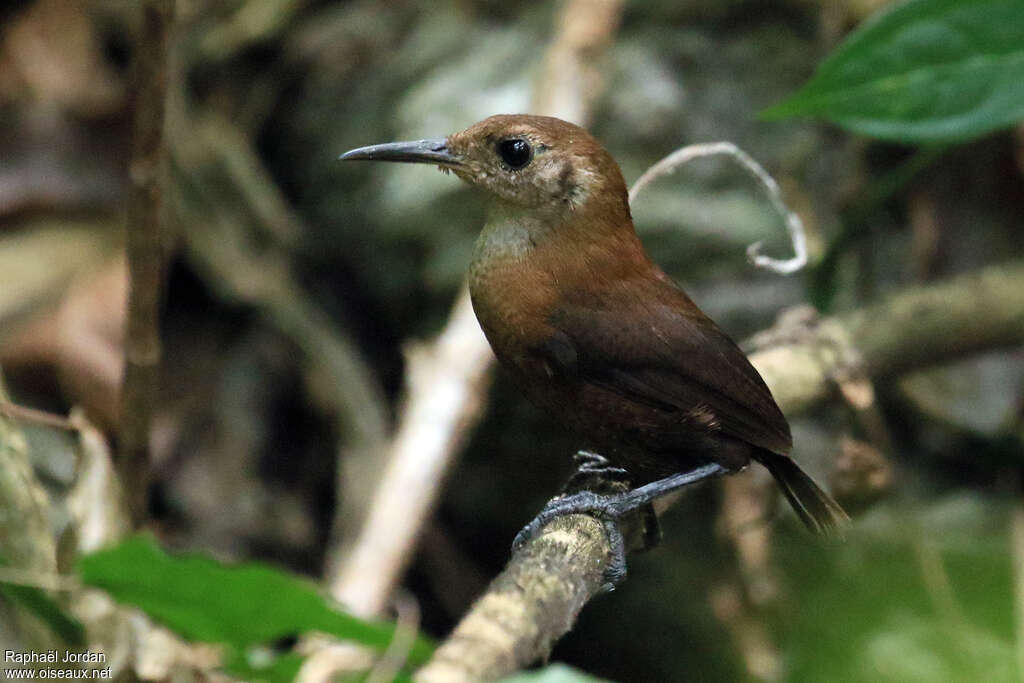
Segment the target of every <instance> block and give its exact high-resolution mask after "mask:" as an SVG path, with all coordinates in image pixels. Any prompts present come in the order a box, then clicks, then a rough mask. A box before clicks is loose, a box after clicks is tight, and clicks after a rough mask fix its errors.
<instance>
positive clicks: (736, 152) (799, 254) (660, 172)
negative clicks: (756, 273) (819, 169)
mask: <svg viewBox="0 0 1024 683" xmlns="http://www.w3.org/2000/svg"><path fill="white" fill-rule="evenodd" d="M716 154H724V155H726V156H727V157H729V158H731V159H735V160H736V161H737V162H739V164H740V166H741V167H742V168H743V170H745V171H746V172H747V173H749V174H750V175H751V177H753V178H754V179H755V180H756V181H757V182H758V184H759V185H760V186H761V187H762V188H764V190H765V192H766V193H767V194H768V199H769V201H771V203H772V207H773V208H774V209H775V211H776V212H777V213H778V214H779V215H780V216H782V218H783V220H784V221H785V222H786V230H787V231H788V232H789V239H790V242H791V243H792V245H793V253H794V256H793V258H790V259H776V258H772V257H770V256H764V255H763V254H761V245H762V244H763V242H755V243H753V244H751V245H750V246H748V247H747V258H748V259H749V260H750V262H751V263H753V264H754V265H755V266H757V267H758V268H764V269H765V270H770V271H772V272H773V273H780V274H783V275H788V274H789V273H795V272H796V271H798V270H800V269H801V268H803V267H804V266H805V265H807V236H806V235H805V233H804V224H803V222H802V221H801V220H800V216H798V215H797V214H796V212H795V211H790V210H789V208H788V207H787V206H786V203H785V202H784V201H783V200H782V191H781V190H779V185H778V183H776V182H775V179H774V178H772V177H771V176H770V175H769V174H768V172H767V171H765V170H764V168H762V167H761V165H760V164H759V163H757V162H756V161H754V159H753V158H752V157H751V156H750V155H749V154H747V153H746V152H744V151H743V150H742V149H740V148H739V147H737V146H736V145H734V144H733V143H731V142H706V143H702V144H698V145H687V146H686V147H682V148H680V149H677V150H676V151H674V152H672V153H671V154H669V155H668V156H667V157H665V158H664V159H662V160H661V161H659V162H658V163H656V164H654V165H653V166H651V167H650V168H649V169H647V170H646V171H644V173H643V175H641V176H640V177H639V178H638V179H637V181H636V182H635V183H633V187H632V188H631V189H630V190H629V203H630V204H633V203H634V201H635V200H636V197H637V195H639V194H640V191H641V190H643V189H644V188H645V187H647V186H648V185H649V184H650V183H652V182H653V181H655V180H657V179H658V178H660V177H662V176H665V175H669V174H670V173H672V172H674V171H675V170H676V169H677V168H679V167H680V166H682V165H683V164H685V163H688V162H690V161H693V160H694V159H698V158H701V157H707V156H713V155H716Z"/></svg>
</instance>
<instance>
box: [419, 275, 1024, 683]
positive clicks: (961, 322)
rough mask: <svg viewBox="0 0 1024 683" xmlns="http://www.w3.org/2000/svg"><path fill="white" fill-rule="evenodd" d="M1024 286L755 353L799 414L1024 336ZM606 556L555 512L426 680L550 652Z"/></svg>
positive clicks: (887, 305)
mask: <svg viewBox="0 0 1024 683" xmlns="http://www.w3.org/2000/svg"><path fill="white" fill-rule="evenodd" d="M1022 292H1024V263H1016V264H1012V265H1005V266H996V267H991V268H986V269H984V270H982V271H980V272H978V273H975V274H971V275H966V276H962V277H959V278H956V279H953V280H951V281H948V282H944V283H941V284H936V285H932V286H928V287H916V288H913V289H909V290H906V291H904V292H901V293H899V294H895V295H893V296H891V297H888V298H887V299H885V300H884V301H882V302H880V303H878V304H875V305H873V306H870V307H867V308H863V309H859V310H857V311H853V312H851V313H847V314H844V315H841V316H836V317H831V318H826V319H823V320H820V321H817V322H816V323H809V324H807V325H805V326H804V327H803V329H800V330H796V331H794V330H793V329H792V328H791V327H790V328H789V329H777V328H773V329H772V330H769V331H767V332H765V333H762V334H759V335H757V336H756V337H755V342H756V341H757V340H760V342H761V343H768V344H770V345H771V347H770V348H767V349H765V350H763V351H759V352H757V353H754V354H753V355H751V357H750V359H751V362H752V363H753V364H754V366H755V367H756V368H757V369H758V370H759V371H760V372H761V374H762V376H763V377H764V379H765V381H766V382H767V383H768V386H769V387H770V388H771V390H772V393H773V394H774V395H775V397H776V399H777V400H778V401H779V405H780V406H781V407H782V408H783V410H784V411H785V412H787V413H788V414H790V415H792V414H794V413H799V412H802V411H804V410H807V409H808V408H810V407H812V406H813V405H815V404H817V403H820V402H821V401H823V400H825V399H826V398H828V397H829V396H830V395H831V394H832V393H833V387H834V385H835V381H836V378H838V377H841V376H843V375H844V374H845V373H847V372H848V371H849V370H850V369H851V368H853V367H857V368H859V369H862V370H866V371H868V372H870V374H871V376H872V377H880V376H886V375H893V374H898V373H901V372H905V371H908V370H911V369H913V368H918V367H923V366H927V365H932V364H935V363H939V362H942V361H945V360H948V359H950V358H953V357H955V356H961V355H965V354H970V353H976V352H979V351H984V350H988V349H993V348H998V347H1003V346H1009V345H1015V344H1020V343H1022V342H1024V294H1022ZM608 557H609V547H608V540H607V538H606V537H605V534H604V532H603V530H602V528H601V525H600V523H599V522H598V521H597V520H595V519H594V518H592V517H589V516H586V515H573V516H571V517H565V518H561V519H557V520H555V521H553V522H551V523H550V524H549V525H548V526H547V527H545V529H544V530H543V531H542V532H541V534H540V535H538V537H536V538H535V539H534V540H533V541H531V542H530V543H528V544H527V545H525V546H524V547H523V548H521V549H520V550H519V551H518V552H517V553H516V554H515V555H513V557H512V559H511V560H510V561H509V563H508V565H507V566H506V568H505V570H504V571H503V572H502V573H501V574H500V575H499V576H498V577H497V578H496V579H495V580H494V581H493V582H492V583H491V585H490V587H489V588H488V589H487V591H486V592H485V593H484V595H483V597H481V598H480V599H479V600H478V601H477V602H476V604H475V605H474V606H473V608H472V609H471V610H470V612H469V613H468V614H467V615H466V616H465V617H464V618H463V620H462V622H461V623H460V624H459V625H458V627H456V629H455V631H454V632H453V633H452V635H451V636H450V637H449V638H448V640H447V641H446V642H445V643H444V644H442V645H441V647H439V648H438V649H437V651H436V652H435V654H434V657H433V659H432V660H431V661H430V662H429V663H428V664H427V665H426V666H425V667H424V668H423V669H421V670H420V671H419V672H418V673H417V674H416V680H417V681H418V682H419V683H433V682H439V681H444V682H445V683H458V682H461V681H479V680H490V679H495V678H499V677H501V676H504V675H507V674H509V673H512V672H514V671H516V670H517V669H520V668H522V667H523V666H526V665H529V664H530V663H532V662H534V661H537V660H538V659H542V658H544V657H547V656H548V655H549V654H550V652H551V648H552V647H553V646H554V643H555V642H556V641H557V640H558V638H560V637H561V636H562V635H563V634H565V633H566V632H567V631H568V630H569V629H570V628H571V627H572V624H573V622H574V620H575V618H576V615H577V614H578V613H579V611H580V609H582V607H583V605H584V604H586V602H587V601H588V600H590V599H591V598H592V597H594V595H596V594H597V592H598V591H599V590H600V587H601V582H602V580H601V574H602V572H603V570H604V567H605V566H606V565H607V562H608Z"/></svg>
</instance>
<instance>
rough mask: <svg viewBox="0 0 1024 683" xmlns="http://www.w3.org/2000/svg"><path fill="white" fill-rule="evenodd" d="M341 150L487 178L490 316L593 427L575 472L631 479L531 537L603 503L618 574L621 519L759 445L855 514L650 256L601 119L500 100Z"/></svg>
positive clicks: (757, 451)
mask: <svg viewBox="0 0 1024 683" xmlns="http://www.w3.org/2000/svg"><path fill="white" fill-rule="evenodd" d="M340 158H341V159H343V160H356V159H366V160H372V161H405V162H414V163H427V164H435V165H437V166H439V167H440V168H441V169H442V170H445V171H451V172H452V173H454V174H455V175H457V176H458V177H459V178H461V179H462V180H464V181H466V182H467V183H469V184H470V185H472V186H474V187H477V188H480V189H481V190H483V191H484V194H485V195H486V198H487V222H486V224H485V225H484V228H483V231H482V232H481V234H480V237H479V239H478V240H477V243H476V248H475V251H474V254H473V261H472V264H471V265H470V269H469V288H470V294H471V295H472V300H473V310H474V311H475V312H476V316H477V319H478V320H479V321H480V326H481V327H482V328H483V331H484V334H486V335H487V340H488V341H489V342H490V344H491V347H492V348H493V349H494V353H495V355H496V356H497V357H498V360H499V361H500V363H501V365H502V366H503V367H504V368H505V369H506V370H507V371H508V373H509V374H510V375H511V376H512V378H513V380H514V381H515V383H516V384H517V385H518V386H519V387H520V388H521V390H522V391H523V393H524V394H526V396H527V397H528V398H529V399H530V400H531V401H533V402H534V403H535V404H537V405H538V406H539V407H541V408H542V409H543V410H544V411H545V412H547V413H548V414H550V415H551V416H553V417H554V418H555V419H556V420H558V421H560V422H561V423H562V424H564V425H565V426H566V427H568V428H570V429H572V430H573V431H575V432H576V433H577V434H578V435H579V439H580V445H581V446H582V447H584V449H585V450H583V451H581V453H580V455H579V456H577V457H578V461H579V463H580V470H579V472H578V473H577V475H576V477H575V479H576V480H577V481H594V480H600V479H602V477H604V476H608V477H615V478H618V479H619V480H622V479H623V478H626V479H628V486H629V487H630V488H629V490H628V491H625V492H620V493H614V494H601V493H596V492H595V491H594V490H588V489H592V488H593V487H590V486H579V485H577V486H571V487H570V489H569V494H568V495H565V496H563V497H559V498H555V499H553V500H552V501H551V503H549V504H548V506H547V507H545V509H544V510H543V511H542V512H541V514H540V515H539V516H538V517H537V518H536V519H535V520H534V521H533V522H532V523H531V524H530V525H529V526H527V527H526V528H525V529H524V530H523V532H521V533H520V536H519V537H518V538H517V541H516V542H517V543H521V542H522V541H523V540H525V539H526V538H528V537H529V536H531V535H533V534H534V533H535V532H536V531H537V530H539V529H540V528H541V527H542V526H543V525H544V524H545V523H546V522H547V521H549V520H550V519H551V518H553V517H556V516H559V515H563V514H572V513H579V512H586V513H590V514H594V515H596V516H597V517H599V518H600V519H602V520H604V522H605V528H606V529H607V530H608V533H609V541H610V543H611V545H612V549H613V558H612V562H611V564H610V566H609V569H608V572H607V573H608V578H609V580H610V581H611V582H612V583H613V584H614V583H615V582H617V581H619V580H621V579H622V577H623V576H624V575H625V558H624V552H623V539H622V534H621V532H620V531H619V529H618V521H619V519H621V518H622V517H623V516H624V515H625V514H627V513H628V512H631V511H633V510H636V509H638V508H646V509H647V510H649V505H650V503H651V501H653V500H654V499H655V498H656V497H658V496H660V495H663V494H665V493H668V492H669V491H672V490H675V489H678V488H680V487H682V486H685V485H687V484H691V483H694V482H696V481H700V480H703V479H706V478H708V477H712V476H717V475H721V474H726V473H731V472H736V471H738V470H740V469H742V468H744V467H745V466H746V465H747V464H748V463H749V462H750V460H751V459H753V460H756V461H757V462H759V463H761V464H762V465H764V466H765V467H767V468H768V471H769V472H771V474H772V475H773V476H774V477H775V480H776V481H777V482H778V484H779V486H780V488H781V489H782V492H783V494H785V496H786V498H787V499H788V500H789V502H790V504H791V505H792V506H793V509H794V510H795V511H796V513H797V515H798V516H799V517H800V519H801V520H803V522H804V524H806V525H807V527H808V528H809V529H811V530H812V531H815V532H818V533H829V532H832V531H834V530H835V529H836V528H837V527H838V526H839V525H840V524H841V523H842V522H844V521H845V520H846V519H847V517H846V514H845V513H844V512H843V510H842V508H841V507H840V506H839V505H838V504H837V503H836V502H835V501H834V500H832V498H831V497H829V496H828V495H827V494H826V493H825V492H823V491H822V490H821V489H820V488H819V487H818V486H817V485H816V484H815V483H814V482H813V481H812V480H811V478H810V477H809V476H808V475H807V474H806V473H805V472H804V471H803V470H801V469H800V467H799V466H798V465H797V464H796V463H795V462H794V461H793V460H792V459H790V457H789V456H788V455H787V454H788V453H789V451H790V449H791V448H792V438H791V436H790V431H789V425H788V424H787V422H786V418H785V417H783V415H782V412H781V411H780V410H779V407H778V406H777V405H776V403H775V400H774V399H773V398H772V395H771V392H770V391H769V390H768V387H767V386H766V385H765V383H764V381H763V380H762V379H761V376H760V375H759V374H758V373H757V370H755V369H754V367H753V366H752V365H751V364H750V362H749V361H748V360H747V358H746V356H745V355H744V354H743V352H742V351H740V349H739V347H737V345H736V344H735V343H734V342H733V340H732V339H730V338H729V336H728V335H726V334H725V333H724V332H722V330H720V329H719V328H718V326H717V325H716V324H715V323H714V322H713V321H712V320H711V319H710V318H708V317H707V316H706V315H704V313H703V312H702V311H701V310H700V309H699V308H697V306H696V305H695V304H694V303H693V301H691V300H690V297H688V296H687V295H686V293H685V292H683V290H682V289H680V288H679V287H678V286H677V285H676V284H675V283H674V282H673V281H672V279H671V278H669V277H668V276H667V275H666V274H665V273H664V272H663V271H662V270H661V268H659V267H658V266H657V265H656V264H655V263H654V262H653V261H651V259H650V258H649V257H648V256H647V253H646V252H645V251H644V248H643V245H642V244H641V243H640V240H639V238H638V237H637V234H636V231H635V230H634V228H633V220H632V217H631V215H630V211H629V199H628V196H627V191H626V184H625V182H624V181H623V178H622V172H621V171H620V170H619V167H618V164H616V163H615V160H614V159H612V157H611V156H610V155H609V154H608V152H606V151H605V150H604V148H603V147H602V146H601V145H600V144H599V143H598V142H597V140H595V139H594V138H593V137H592V136H591V135H590V134H589V133H588V132H587V131H585V130H583V129H582V128H580V127H578V126H575V125H573V124H571V123H567V122H565V121H562V120H560V119H556V118H551V117H545V116H528V115H503V116H492V117H490V118H488V119H485V120H483V121H481V122H479V123H477V124H475V125H473V126H471V127H469V128H467V129H466V130H464V131H462V132H461V133H455V134H453V135H450V136H449V137H447V138H438V139H434V140H419V141H415V142H394V143H388V144H382V145H373V146H370V147H362V148H359V149H354V150H352V151H350V152H347V153H345V154H343V155H342V156H341V157H340ZM571 483H572V482H571ZM581 488H582V490H580V489H581ZM574 489H575V490H574Z"/></svg>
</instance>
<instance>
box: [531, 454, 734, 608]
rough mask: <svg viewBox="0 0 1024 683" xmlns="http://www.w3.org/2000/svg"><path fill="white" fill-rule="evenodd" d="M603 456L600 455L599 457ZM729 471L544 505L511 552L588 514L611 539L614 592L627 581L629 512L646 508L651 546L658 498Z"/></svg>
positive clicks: (714, 467) (609, 586) (609, 582)
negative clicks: (559, 522) (558, 523)
mask: <svg viewBox="0 0 1024 683" xmlns="http://www.w3.org/2000/svg"><path fill="white" fill-rule="evenodd" d="M598 457H600V456H598ZM727 472H728V470H726V469H725V468H724V467H722V466H721V465H719V464H717V463H708V464H705V465H701V466H700V467H696V468H694V469H692V470H689V471H687V472H680V473H678V474H673V475H671V476H668V477H665V478H664V479H659V480H657V481H653V482H651V483H650V484H644V485H643V486H640V487H638V488H635V489H632V490H629V491H625V492H622V493H612V494H601V493H595V492H593V491H578V492H576V493H570V494H568V495H563V496H559V497H557V498H554V499H552V500H551V501H549V502H548V504H547V505H545V506H544V509H543V510H541V511H540V514H538V515H537V516H536V517H535V518H534V519H533V521H532V522H530V523H529V524H527V525H526V526H525V527H523V530H522V531H520V532H519V533H518V534H517V535H516V538H515V541H513V542H512V551H513V552H515V551H516V550H519V548H521V547H522V546H523V545H524V544H525V543H526V542H527V541H529V540H530V539H532V538H534V537H535V536H536V535H537V534H538V533H539V532H540V530H541V529H543V528H544V527H545V526H547V524H548V523H549V522H551V521H552V520H554V519H556V518H558V517H564V516H566V515H579V514H586V515H591V516H593V517H596V518H597V519H598V520H600V521H601V524H602V525H603V526H604V530H605V533H606V534H607V536H608V546H609V548H610V551H611V559H610V561H609V563H608V567H607V568H606V569H605V571H604V579H605V584H604V586H603V587H602V588H603V590H606V591H609V590H613V589H614V588H615V587H616V586H617V585H619V584H620V583H622V582H623V581H624V580H625V578H626V543H625V539H624V538H623V535H622V529H621V528H620V526H619V524H620V522H621V521H622V519H623V517H625V516H626V515H627V514H629V513H630V512H632V511H634V510H637V509H639V508H646V509H645V511H644V512H645V517H646V519H645V523H644V538H645V543H646V544H647V545H648V547H650V545H653V542H654V541H655V539H656V535H657V531H656V529H657V524H656V522H657V520H656V519H655V524H654V525H653V526H652V525H651V523H650V518H651V517H653V516H654V512H653V508H651V503H652V502H653V501H654V499H656V498H658V497H659V496H663V495H665V494H666V493H671V492H672V491H676V490H678V489H681V488H683V487H684V486H689V485H691V484H695V483H697V482H699V481H703V480H705V479H710V478H712V477H716V476H720V475H722V474H726V473H727Z"/></svg>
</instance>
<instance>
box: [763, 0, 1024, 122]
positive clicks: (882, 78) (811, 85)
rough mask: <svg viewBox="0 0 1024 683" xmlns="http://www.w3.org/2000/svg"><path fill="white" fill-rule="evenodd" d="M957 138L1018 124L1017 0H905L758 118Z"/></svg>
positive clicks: (1022, 50) (1023, 13)
mask: <svg viewBox="0 0 1024 683" xmlns="http://www.w3.org/2000/svg"><path fill="white" fill-rule="evenodd" d="M799 115H818V116H822V117H825V118H827V119H829V120H831V121H833V122H835V123H837V124H839V125H840V126H843V127H845V128H849V129H850V130H853V131H855V132H858V133H862V134H864V135H869V136H872V137H878V138H884V139H889V140H896V141H901V142H957V141H963V140H967V139H970V138H974V137H977V136H980V135H983V134H985V133H988V132H990V131H993V130H996V129H998V128H1002V127H1005V126H1008V125H1010V124H1013V123H1015V122H1017V121H1020V120H1022V119H1024V0H973V1H965V0H910V2H907V3H904V4H901V5H898V6H896V7H895V8H893V9H891V10H889V11H884V12H883V13H881V14H879V15H876V16H875V17H873V18H872V19H870V20H868V21H867V22H865V23H864V24H863V25H862V26H861V27H860V28H859V29H858V30H857V31H855V32H854V33H853V34H852V35H850V37H849V38H847V40H846V41H845V42H843V44H842V45H840V46H839V48H838V49H837V50H836V51H835V52H834V53H833V54H832V55H831V56H829V57H828V58H827V59H826V60H825V61H824V62H823V63H822V64H821V66H820V67H819V68H818V70H817V72H816V73H815V74H814V77H813V78H811V80H810V81H809V82H808V83H807V84H806V85H804V87H803V88H801V89H800V90H799V91H798V92H797V93H796V94H795V95H793V96H792V97H790V98H789V99H787V100H785V101H784V102H781V103H780V104H777V105H776V106H774V107H772V108H770V109H768V110H766V111H765V112H763V114H762V116H764V117H765V118H771V119H778V118H785V117H790V116H799Z"/></svg>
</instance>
